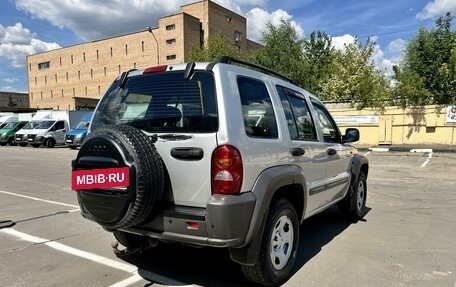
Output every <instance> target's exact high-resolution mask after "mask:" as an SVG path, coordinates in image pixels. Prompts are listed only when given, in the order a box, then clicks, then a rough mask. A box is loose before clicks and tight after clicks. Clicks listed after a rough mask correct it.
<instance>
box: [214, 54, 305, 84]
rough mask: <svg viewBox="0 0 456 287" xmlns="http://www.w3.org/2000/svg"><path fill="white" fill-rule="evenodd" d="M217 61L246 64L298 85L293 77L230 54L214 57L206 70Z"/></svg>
mask: <svg viewBox="0 0 456 287" xmlns="http://www.w3.org/2000/svg"><path fill="white" fill-rule="evenodd" d="M218 63H222V64H229V65H235V64H238V65H239V66H247V67H250V68H254V69H256V70H258V71H260V72H263V73H265V74H268V75H274V76H276V77H278V78H280V79H282V80H285V81H287V82H290V83H292V84H294V85H296V86H299V84H298V83H297V82H296V81H294V80H293V79H291V78H289V77H287V76H284V75H282V74H280V73H278V72H276V71H274V70H271V69H269V68H266V67H264V66H261V65H258V64H254V63H250V62H247V61H244V60H240V59H236V58H233V57H230V56H222V57H220V58H218V59H216V60H215V61H213V62H212V63H210V64H209V66H208V67H207V69H208V70H212V68H213V67H214V65H215V64H218Z"/></svg>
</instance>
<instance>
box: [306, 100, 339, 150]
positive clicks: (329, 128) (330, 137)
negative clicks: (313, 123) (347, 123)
mask: <svg viewBox="0 0 456 287" xmlns="http://www.w3.org/2000/svg"><path fill="white" fill-rule="evenodd" d="M312 105H313V107H314V109H315V111H316V113H317V117H318V122H319V123H320V128H321V131H322V133H323V138H324V141H325V142H334V143H338V142H340V132H339V129H338V128H337V125H336V123H335V122H334V120H333V119H332V117H331V116H330V115H329V113H328V111H327V110H326V108H325V107H324V106H323V105H322V104H320V103H318V102H317V101H314V100H312Z"/></svg>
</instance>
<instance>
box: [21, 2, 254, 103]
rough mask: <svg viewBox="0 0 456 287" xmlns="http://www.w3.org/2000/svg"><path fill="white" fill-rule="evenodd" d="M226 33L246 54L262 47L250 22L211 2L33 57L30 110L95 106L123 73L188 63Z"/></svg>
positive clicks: (29, 64) (29, 66)
mask: <svg viewBox="0 0 456 287" xmlns="http://www.w3.org/2000/svg"><path fill="white" fill-rule="evenodd" d="M217 33H219V34H221V35H223V37H224V38H225V39H232V43H233V45H236V46H237V47H238V49H239V50H240V51H241V52H248V51H252V50H254V49H257V48H258V47H259V44H257V43H255V42H253V41H250V40H248V39H246V18H244V17H242V16H240V15H238V14H236V13H234V12H233V11H230V10H228V9H226V8H224V7H222V6H220V5H218V4H216V3H213V2H211V1H210V0H202V1H199V2H196V3H192V4H188V5H183V6H181V7H180V12H179V13H177V14H173V15H168V16H165V17H162V18H160V19H159V21H158V27H156V28H153V29H145V30H142V31H138V32H133V33H130V34H126V35H120V36H115V37H111V38H106V39H100V40H96V41H92V42H87V43H82V44H78V45H74V46H70V47H65V48H61V49H57V50H52V51H48V52H43V53H39V54H34V55H29V56H28V57H27V72H28V88H29V96H30V107H32V108H54V109H57V110H58V109H80V108H91V107H95V105H96V103H97V102H98V99H99V98H100V97H101V96H102V95H103V92H104V90H105V89H106V88H107V87H108V86H109V85H110V84H111V83H112V81H113V80H114V79H115V78H116V77H117V76H118V75H119V74H120V73H122V72H123V71H127V70H129V69H134V68H141V67H149V66H153V65H157V64H172V63H181V62H185V61H186V60H187V59H188V57H189V55H188V51H189V50H190V47H191V46H192V45H193V44H195V43H196V44H200V45H204V42H205V41H206V40H207V38H208V37H210V36H211V35H215V34H217Z"/></svg>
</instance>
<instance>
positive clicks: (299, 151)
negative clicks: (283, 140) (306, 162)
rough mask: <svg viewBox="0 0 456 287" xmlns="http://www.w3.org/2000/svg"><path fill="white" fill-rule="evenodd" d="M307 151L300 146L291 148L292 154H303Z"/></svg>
mask: <svg viewBox="0 0 456 287" xmlns="http://www.w3.org/2000/svg"><path fill="white" fill-rule="evenodd" d="M305 153H306V151H305V150H304V149H302V148H300V147H293V148H291V155H292V156H302V155H304V154H305Z"/></svg>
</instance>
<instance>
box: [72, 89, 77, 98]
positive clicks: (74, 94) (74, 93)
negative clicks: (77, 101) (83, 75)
mask: <svg viewBox="0 0 456 287" xmlns="http://www.w3.org/2000/svg"><path fill="white" fill-rule="evenodd" d="M74 96H76V91H75V90H74V88H73V97H74Z"/></svg>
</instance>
